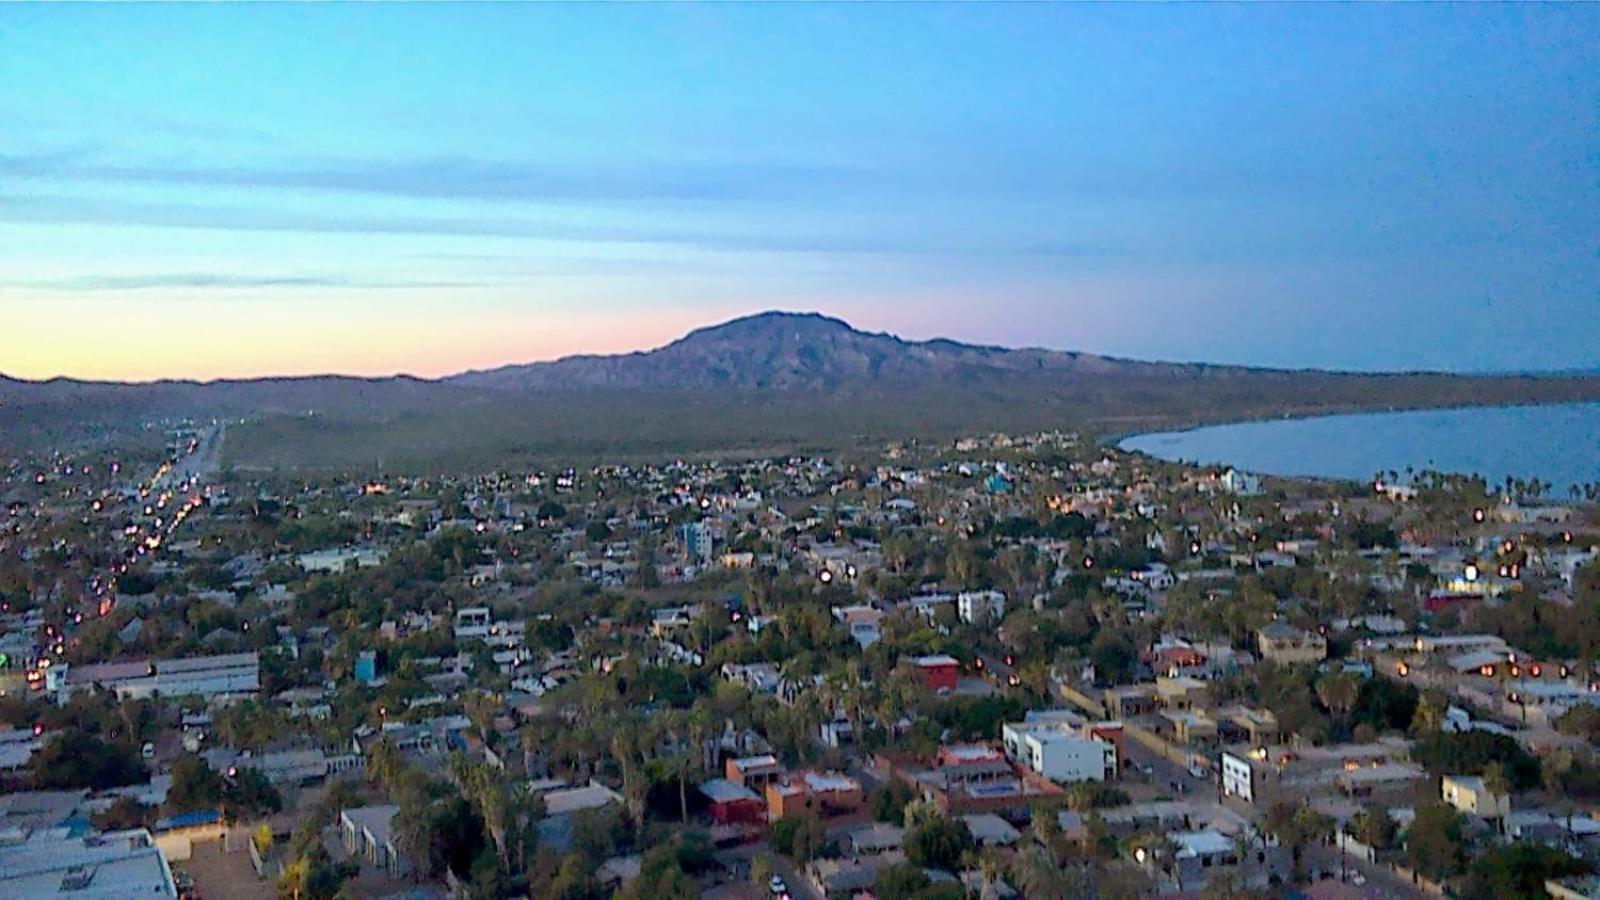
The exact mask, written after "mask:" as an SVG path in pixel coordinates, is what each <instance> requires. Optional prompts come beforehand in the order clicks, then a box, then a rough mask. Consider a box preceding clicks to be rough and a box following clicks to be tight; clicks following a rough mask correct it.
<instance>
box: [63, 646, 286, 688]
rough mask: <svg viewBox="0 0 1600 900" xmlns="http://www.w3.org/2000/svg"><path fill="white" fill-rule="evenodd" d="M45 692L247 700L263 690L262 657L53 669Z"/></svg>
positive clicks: (231, 655)
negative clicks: (85, 692)
mask: <svg viewBox="0 0 1600 900" xmlns="http://www.w3.org/2000/svg"><path fill="white" fill-rule="evenodd" d="M47 674H48V680H47V682H46V687H47V689H49V690H50V691H51V693H52V694H53V695H54V696H55V697H56V698H57V699H58V700H59V699H65V698H66V697H67V696H70V695H71V694H73V693H76V692H77V691H81V690H96V689H98V690H106V691H112V692H115V693H116V695H117V697H118V698H119V699H122V700H142V699H146V698H149V697H152V696H155V695H157V694H159V695H161V696H163V697H182V696H188V695H194V696H198V697H204V698H207V699H210V698H212V697H226V696H249V695H253V694H255V693H256V692H257V691H259V690H261V657H260V655H259V654H257V653H254V652H251V653H229V654H225V655H222V656H195V657H190V658H187V659H161V660H146V661H142V662H125V663H99V664H95V665H88V666H68V665H66V664H62V665H57V666H52V667H51V668H50V669H49V670H48V673H47Z"/></svg>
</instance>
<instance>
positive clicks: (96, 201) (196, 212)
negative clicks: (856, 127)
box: [0, 194, 1116, 258]
mask: <svg viewBox="0 0 1600 900" xmlns="http://www.w3.org/2000/svg"><path fill="white" fill-rule="evenodd" d="M0 221H4V222H14V223H35V224H94V225H116V226H129V225H132V226H155V227H162V228H198V229H209V230H221V231H246V232H255V231H263V232H305V233H313V234H316V233H327V234H379V235H415V234H425V235H447V236H458V237H508V238H526V239H531V240H543V241H561V242H578V243H606V244H637V245H661V246H677V247H687V248H694V249H699V250H709V251H714V252H752V253H801V254H805V253H814V254H832V255H851V254H856V255H889V256H892V255H905V256H947V257H970V256H1008V257H1025V256H1026V257H1059V258H1083V257H1105V256H1109V255H1113V254H1115V253H1116V251H1115V250H1114V249H1113V248H1109V247H1104V246H1098V245H1093V244H1088V243H1082V244H1075V243H1067V242H1060V243H1050V242H1046V241H1028V242H1010V241H1003V240H993V239H990V240H987V241H980V240H977V239H975V238H973V237H972V236H970V235H959V236H951V237H949V238H941V237H938V236H915V235H906V234H893V235H885V234H878V235H874V236H872V237H864V236H856V235H827V236H822V235H815V234H758V233H752V232H750V231H734V230H725V231H724V230H708V229H704V228H699V227H695V226H682V227H675V226H670V225H659V226H657V225H651V226H611V225H578V224H573V223H570V222H566V223H548V222H538V221H534V220H532V219H530V218H527V217H522V216H515V215H474V216H460V217H445V216H400V215H392V216H391V215H385V216H381V217H380V216H360V215H344V214H331V215H330V214H325V213H313V212H304V211H289V210H281V209H278V210H275V209H263V208H252V207H245V206H241V207H230V208H224V207H213V206H197V205H186V204H172V203H150V202H141V201H128V200H120V199H106V198H93V199H90V198H80V197H65V196H53V195H38V194H30V195H26V196H14V195H4V194H0Z"/></svg>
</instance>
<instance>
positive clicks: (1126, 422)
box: [0, 313, 1600, 468]
mask: <svg viewBox="0 0 1600 900" xmlns="http://www.w3.org/2000/svg"><path fill="white" fill-rule="evenodd" d="M1594 399H1600V377H1596V376H1593V375H1561V376H1457V375H1448V374H1439V373H1396V374H1363V373H1337V372H1322V371H1315V370H1280V369H1256V368H1247V367H1237V366H1214V365H1196V364H1179V363H1148V362H1138V361H1132V360H1123V359H1113V358H1109V357H1102V356H1095V355H1091V354H1083V353H1069V352H1061V351H1054V350H1041V349H1008V348H1004V347H987V346H976V345H970V344H962V343H958V342H955V341H949V340H934V341H907V340H903V339H901V338H898V337H895V336H893V335H888V334H873V333H868V332H862V331H858V330H856V329H854V328H851V327H850V326H849V325H848V324H846V323H845V322H842V321H840V320H838V319H832V318H828V317H825V316H820V315H815V314H795V313H763V314H760V315H756V316H750V317H747V318H742V319H736V320H734V321H731V322H727V323H724V324H721V325H716V326H712V327H708V328H702V329H699V330H696V331H694V332H691V333H690V334H688V335H686V336H684V337H683V338H680V339H679V340H677V341H674V342H672V343H671V344H668V345H666V346H664V347H661V348H658V349H656V350H651V351H646V352H639V353H629V354H623V355H618V356H574V357H568V358H565V359H560V360H556V361H552V362H542V363H532V364H528V365H517V366H507V367H503V368H499V369H493V370H489V371H475V372H465V373H462V374H459V375H455V376H451V377H448V378H444V379H439V380H425V379H416V378H409V377H396V378H371V379H365V378H346V377H337V376H323V377H310V378H273V379H258V380H240V381H218V382H207V383H197V382H155V383H148V384H117V383H106V382H83V381H71V380H63V379H57V380H53V381H47V382H27V381H16V380H11V379H0V455H4V454H5V452H6V451H7V450H8V449H12V448H14V447H23V446H27V445H41V444H43V445H54V444H57V443H59V442H66V441H76V440H83V439H86V438H87V439H104V437H105V435H107V434H108V433H114V432H118V431H122V430H125V429H128V428H134V427H140V426H142V425H143V424H144V423H148V422H151V421H155V420H172V419H179V418H190V417H193V418H210V417H228V418H235V419H243V420H245V423H246V424H244V425H242V426H239V427H235V428H233V429H230V432H229V435H230V437H229V440H228V444H227V455H228V458H229V460H230V461H232V462H234V463H236V464H239V465H245V466H314V467H321V466H362V465H373V464H375V463H377V462H379V461H382V462H383V463H384V464H385V465H389V466H403V467H411V468H434V467H449V466H451V465H456V464H458V463H461V462H464V461H470V462H472V463H474V464H484V465H492V464H494V463H496V462H499V461H503V460H505V459H507V458H527V457H540V456H558V455H571V456H581V457H585V458H590V457H592V458H597V459H598V458H606V457H617V456H627V455H639V454H647V455H648V454H655V455H662V454H674V453H698V452H722V451H735V452H737V451H741V450H762V451H765V450H782V449H801V448H806V449H827V448H837V447H841V446H847V445H853V444H858V443H862V442H877V441H883V440H893V439H900V438H912V437H917V438H940V437H945V436H949V435H952V434H958V433H967V432H973V431H986V430H999V429H1006V430H1020V429H1040V428H1077V429H1084V430H1089V431H1095V432H1128V431H1137V430H1146V429H1154V428H1165V427H1173V426H1182V425H1191V424H1199V423H1204V422H1217V421H1226V420H1233V419H1246V418H1262V417H1275V416H1284V415H1310V414H1315V413H1327V412H1347V411H1360V410H1374V409H1401V408H1422V407H1438V406H1468V405H1498V404H1509V403H1554V402H1570V401H1576V400H1594Z"/></svg>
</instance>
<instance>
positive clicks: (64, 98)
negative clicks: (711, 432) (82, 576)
mask: <svg viewBox="0 0 1600 900" xmlns="http://www.w3.org/2000/svg"><path fill="white" fill-rule="evenodd" d="M1597 53H1600V5H1597V4H1571V5H1554V4H1472V5H1465V4H1450V5H1445V4H1407V5H1399V4H1360V5H1357V4H1318V5H1304V4H1289V5H1220V4H1219V5H1209V4H1177V5H1162V4H1131V5H1102V4H1079V5H1035V4H1026V5H1024V4H982V5H947V4H939V5H933V4H930V5H920V4H863V5H827V4H797V5H778V6H772V5H759V6H758V5H729V4H705V5H700V4H632V5H628V4H624V5H487V4H483V5H480V4H460V5H455V4H452V5H438V6H432V5H404V6H396V5H377V4H352V5H315V4H288V5H233V4H213V5H194V6H172V5H165V4H163V5H154V6H134V5H127V6H125V5H112V6H104V5H22V6H17V5H8V6H5V7H3V8H0V373H5V374H7V375H11V376H14V377H27V378H45V377H52V376H56V375H69V376H74V377H83V378H114V379H128V380H144V379H152V378H163V377H181V378H200V379H209V378H216V377H239V376H255V375H265V374H308V373H322V372H341V373H351V374H365V375H378V374H390V373H395V372H404V373H411V374H417V375H423V376H436V375H442V374H447V373H451V372H456V371H460V370H463V369H468V368H485V367H490V366H495V365H500V364H505V363H512V362H525V361H532V360H539V359H550V358H555V357H559V356H563V355H567V354H571V353H595V352H602V353H609V352H619V351H626V350H634V349H643V348H649V347H653V346H658V345H660V344H663V343H666V342H667V341H670V340H672V339H674V338H676V337H678V336H679V335H681V334H682V333H684V332H686V331H688V330H690V329H692V328H695V327H698V326H702V325H707V324H712V323H715V322H718V321H722V320H725V319H728V318H732V317H735V316H738V315H744V314H748V313H753V312H758V311H761V310H767V309H788V310H818V311H822V312H826V313H829V314H832V315H836V316H839V317H841V318H844V319H846V320H847V321H849V322H851V323H852V324H854V325H856V326H858V327H861V328H866V329H869V330H881V331H890V332H894V333H896V334H900V335H902V336H905V337H908V338H918V339H921V338H932V337H950V338H954V339H957V340H964V341H971V342H981V343H993V344H1004V345H1017V346H1024V345H1025V346H1044V347H1051V348H1057V349H1072V350H1084V351H1090V352H1097V353H1106V354H1113V355H1118V356H1126V357H1136V358H1144V359H1168V360H1206V361H1213V362H1225V363H1246V364H1259V365H1273V366H1295V367H1300V366H1309V367H1320V368H1340V369H1367V370H1377V369H1418V368H1426V369H1448V370H1460V371H1498V370H1555V369H1571V368H1586V369H1587V368H1600V65H1596V64H1595V59H1596V55H1597Z"/></svg>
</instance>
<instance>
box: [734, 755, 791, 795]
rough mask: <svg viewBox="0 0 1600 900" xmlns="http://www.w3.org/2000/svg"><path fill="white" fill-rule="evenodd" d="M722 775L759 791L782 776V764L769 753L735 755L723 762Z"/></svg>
mask: <svg viewBox="0 0 1600 900" xmlns="http://www.w3.org/2000/svg"><path fill="white" fill-rule="evenodd" d="M722 777H723V778H726V779H727V780H729V781H731V782H733V783H734V784H737V785H739V786H740V787H747V788H753V789H755V790H758V791H760V790H765V789H766V787H767V785H768V784H770V783H771V782H774V781H777V780H778V779H779V778H782V777H783V766H782V765H781V764H780V763H779V762H778V758H777V757H776V756H773V755H771V754H766V755H763V756H741V757H735V758H731V759H728V760H726V761H724V762H723V764H722Z"/></svg>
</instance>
